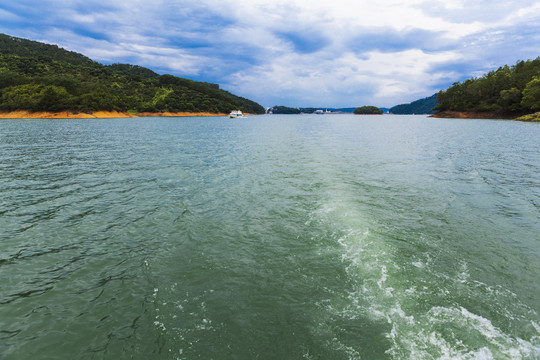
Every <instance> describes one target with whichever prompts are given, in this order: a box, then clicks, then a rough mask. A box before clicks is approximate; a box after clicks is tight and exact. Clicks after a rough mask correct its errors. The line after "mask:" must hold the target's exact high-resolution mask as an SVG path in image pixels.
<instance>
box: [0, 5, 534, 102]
mask: <svg viewBox="0 0 540 360" xmlns="http://www.w3.org/2000/svg"><path fill="white" fill-rule="evenodd" d="M0 32H1V33H5V34H8V35H11V36H16V37H22V38H26V39H31V40H35V41H41V42H46V43H50V44H57V45H58V46H60V47H63V48H65V49H67V50H71V51H76V52H79V53H82V54H84V55H86V56H88V57H90V58H91V59H93V60H95V61H98V62H101V63H103V64H112V63H129V64H134V65H140V66H144V67H148V68H150V69H152V70H154V71H156V72H157V73H160V74H172V75H176V76H181V77H185V78H189V79H193V80H197V81H208V82H213V83H218V84H220V87H221V88H222V89H225V90H228V91H230V92H232V93H234V94H236V95H240V96H243V97H246V98H249V99H251V100H254V101H257V102H258V103H259V104H261V105H263V106H265V107H270V106H274V105H285V106H292V107H321V108H322V107H357V106H362V105H375V106H380V107H392V106H394V105H398V104H402V103H409V102H411V101H414V100H417V99H420V98H424V97H428V96H430V95H432V94H434V93H436V92H438V91H439V90H441V89H446V88H447V87H448V86H450V85H451V84H452V83H454V82H456V81H463V80H465V79H468V78H471V77H478V76H481V75H483V74H485V73H486V72H488V71H490V70H496V69H497V68H498V67H500V66H503V65H506V64H508V65H513V64H515V63H516V62H517V61H519V60H527V59H535V58H537V57H538V56H540V0H539V1H526V0H504V1H500V0H429V1H424V0H377V1H374V0H373V1H367V0H356V1H353V0H144V1H143V0H54V1H51V0H33V1H30V0H9V1H6V0H0Z"/></svg>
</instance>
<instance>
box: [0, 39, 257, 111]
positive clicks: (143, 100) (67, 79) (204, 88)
mask: <svg viewBox="0 0 540 360" xmlns="http://www.w3.org/2000/svg"><path fill="white" fill-rule="evenodd" d="M236 109H238V110H241V111H242V112H244V113H251V114H264V112H265V110H264V108H263V107H262V106H261V105H259V104H257V103H256V102H254V101H251V100H249V99H245V98H242V97H239V96H236V95H233V94H231V93H229V92H227V91H225V90H222V89H220V88H219V85H217V84H211V83H206V82H197V81H193V80H188V79H184V78H180V77H176V76H172V75H158V74H157V73H155V72H153V71H152V70H150V69H147V68H144V67H141V66H137V65H130V64H112V65H102V64H100V63H98V62H95V61H93V60H91V59H89V58H87V57H86V56H84V55H82V54H78V53H75V52H72V51H67V50H64V49H62V48H59V47H58V46H56V45H49V44H44V43H40V42H36V41H31V40H26V39H20V38H16V37H12V36H8V35H5V34H0V117H120V116H122V117H124V116H141V115H142V116H145V115H146V116H156V115H157V116H177V115H197V114H199V115H221V114H228V113H229V112H230V111H231V110H236Z"/></svg>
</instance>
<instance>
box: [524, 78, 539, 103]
mask: <svg viewBox="0 0 540 360" xmlns="http://www.w3.org/2000/svg"><path fill="white" fill-rule="evenodd" d="M521 105H522V106H523V107H524V108H527V109H531V110H532V111H539V110H540V79H539V78H538V77H534V78H533V79H532V80H531V81H529V82H528V83H527V86H526V87H525V90H523V99H522V100H521Z"/></svg>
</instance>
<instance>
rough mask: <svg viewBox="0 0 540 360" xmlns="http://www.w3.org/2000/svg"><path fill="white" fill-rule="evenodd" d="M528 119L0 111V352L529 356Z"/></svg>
mask: <svg viewBox="0 0 540 360" xmlns="http://www.w3.org/2000/svg"><path fill="white" fill-rule="evenodd" d="M539 278H540V124H536V123H522V122H514V121H505V120H472V119H435V118H428V117H426V116H398V115H384V116H353V115H322V116H321V115H319V116H317V115H298V116H297V115H289V116H283V115H282V116H280V115H267V116H251V117H247V118H245V119H228V118H225V117H208V118H190V117H186V118H134V119H95V120H88V119H82V120H75V119H71V120H62V119H55V120H2V121H0V284H1V285H0V286H1V288H0V358H2V359H17V360H20V359H58V358H73V359H538V358H540V315H539V312H540V302H539V300H538V299H539V298H540V281H538V279H539Z"/></svg>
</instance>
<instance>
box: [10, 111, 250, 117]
mask: <svg viewBox="0 0 540 360" xmlns="http://www.w3.org/2000/svg"><path fill="white" fill-rule="evenodd" d="M227 115H228V114H225V113H217V114H216V113H209V112H200V113H191V112H175V113H173V112H163V113H150V112H142V113H136V114H132V113H129V112H125V111H95V112H91V113H83V112H73V111H59V112H51V111H28V110H16V111H0V119H110V118H136V117H188V116H227ZM247 115H252V114H247Z"/></svg>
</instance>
